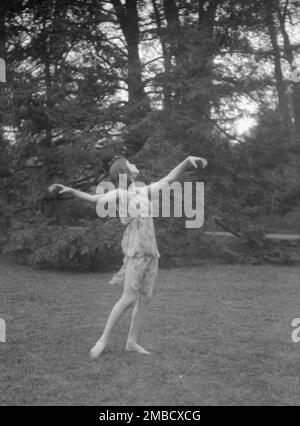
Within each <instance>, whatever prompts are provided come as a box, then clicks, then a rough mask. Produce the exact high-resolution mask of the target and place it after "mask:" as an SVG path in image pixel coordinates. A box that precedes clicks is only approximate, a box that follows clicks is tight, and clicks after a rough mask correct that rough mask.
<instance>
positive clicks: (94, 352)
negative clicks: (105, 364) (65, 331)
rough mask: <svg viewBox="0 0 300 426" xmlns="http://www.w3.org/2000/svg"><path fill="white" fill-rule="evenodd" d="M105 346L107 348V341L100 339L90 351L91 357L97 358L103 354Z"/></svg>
mask: <svg viewBox="0 0 300 426" xmlns="http://www.w3.org/2000/svg"><path fill="white" fill-rule="evenodd" d="M105 348H106V343H105V342H103V340H98V342H97V343H96V344H95V346H94V347H93V348H92V349H91V351H90V355H91V358H97V357H98V356H99V355H101V354H102V352H103V351H104V349H105Z"/></svg>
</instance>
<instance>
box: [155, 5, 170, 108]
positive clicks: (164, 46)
mask: <svg viewBox="0 0 300 426" xmlns="http://www.w3.org/2000/svg"><path fill="white" fill-rule="evenodd" d="M152 6H153V10H154V16H155V22H156V26H157V29H158V36H159V41H160V44H161V48H162V52H163V57H164V68H165V80H164V82H163V95H164V107H165V109H167V108H169V107H170V106H171V104H172V93H171V87H170V78H171V69H172V64H171V55H170V48H169V46H168V45H167V43H166V39H165V37H164V36H163V28H162V24H161V15H160V11H159V8H158V6H157V3H156V0H152Z"/></svg>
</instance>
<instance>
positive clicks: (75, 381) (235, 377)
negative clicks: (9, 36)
mask: <svg viewBox="0 0 300 426" xmlns="http://www.w3.org/2000/svg"><path fill="white" fill-rule="evenodd" d="M299 275H300V268H299V267H272V266H257V267H256V266H204V267H199V268H198V267H191V268H182V269H169V270H161V271H160V273H159V277H158V280H157V285H156V292H155V294H154V298H153V301H152V304H151V305H150V310H149V313H148V316H147V318H146V319H145V322H144V327H143V330H142V331H143V332H142V335H141V339H140V343H141V344H142V345H143V346H144V347H145V348H146V349H148V350H150V351H152V355H150V356H147V355H139V354H136V353H127V352H126V351H125V350H124V346H125V342H126V337H127V332H128V328H129V321H130V312H128V313H126V315H125V317H124V319H123V321H122V322H121V323H120V325H119V327H118V328H117V329H116V331H115V333H114V336H113V341H112V344H111V346H110V348H109V349H108V350H107V352H105V354H104V355H103V356H102V357H101V358H99V359H97V360H91V359H89V350H90V348H91V347H92V346H93V345H94V343H95V341H96V340H97V338H98V337H99V335H100V333H101V331H102V329H103V327H104V324H105V321H106V319H107V316H108V314H109V312H110V309H111V307H112V306H113V303H114V302H115V301H117V299H118V297H119V296H120V294H121V288H120V287H110V286H109V285H108V284H107V282H108V279H109V278H110V276H111V274H99V273H98V274H96V273H90V274H88V273H82V274H71V273H62V272H47V271H34V270H32V269H30V268H26V267H22V266H15V265H11V264H7V263H1V264H0V317H1V318H4V319H5V320H6V323H7V343H0V405H28V404H30V405H60V404H64V405H99V406H101V405H144V404H145V405H159V404H165V405H179V404H180V405H181V404H182V405H215V404H221V405H224V404H225V405H232V404H233V405H235V404H242V405H253V404H254V405H265V404H268V405H269V404H271V405H275V404H276V405H277V404H280V405H290V404H291V405H292V404H299V401H300V399H299V398H300V387H299V374H300V343H298V344H296V343H293V342H292V339H291V332H292V328H291V321H292V320H293V319H294V318H299V317H300V303H299V302H300V282H299Z"/></svg>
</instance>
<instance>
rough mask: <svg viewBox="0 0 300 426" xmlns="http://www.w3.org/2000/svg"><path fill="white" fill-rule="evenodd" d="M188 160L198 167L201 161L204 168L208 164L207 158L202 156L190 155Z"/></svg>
mask: <svg viewBox="0 0 300 426" xmlns="http://www.w3.org/2000/svg"><path fill="white" fill-rule="evenodd" d="M188 161H189V162H190V163H191V164H192V165H193V166H194V167H195V168H197V167H198V164H197V162H201V166H202V167H203V168H205V167H206V166H207V164H208V163H207V160H205V158H201V157H192V156H189V157H188Z"/></svg>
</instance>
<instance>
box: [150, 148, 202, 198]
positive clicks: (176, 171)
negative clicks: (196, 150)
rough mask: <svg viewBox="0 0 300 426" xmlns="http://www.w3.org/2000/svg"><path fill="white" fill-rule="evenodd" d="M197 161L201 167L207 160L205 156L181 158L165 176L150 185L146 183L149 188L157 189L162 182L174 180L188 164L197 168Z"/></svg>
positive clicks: (160, 186)
mask: <svg viewBox="0 0 300 426" xmlns="http://www.w3.org/2000/svg"><path fill="white" fill-rule="evenodd" d="M197 163H201V166H202V167H203V168H204V167H206V166H207V160H205V158H201V157H193V156H189V157H187V158H186V159H185V160H183V161H182V162H181V163H180V164H178V166H176V167H175V168H174V169H173V170H171V172H170V173H169V174H168V175H167V176H165V177H163V178H162V179H160V180H159V181H157V182H155V183H153V184H151V185H148V188H149V190H151V191H154V190H158V191H159V190H160V189H161V188H162V186H163V185H164V184H166V183H168V184H170V183H172V182H174V181H176V180H177V179H178V178H179V177H180V176H181V175H182V173H183V172H184V171H185V170H186V169H187V168H188V167H189V166H191V165H192V166H194V167H195V168H197V167H198V164H197Z"/></svg>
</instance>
